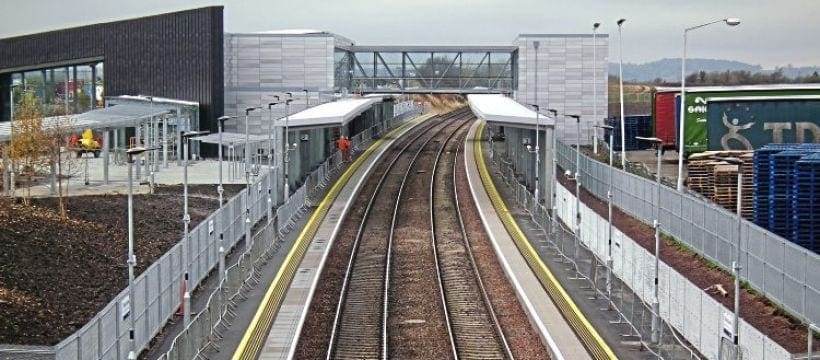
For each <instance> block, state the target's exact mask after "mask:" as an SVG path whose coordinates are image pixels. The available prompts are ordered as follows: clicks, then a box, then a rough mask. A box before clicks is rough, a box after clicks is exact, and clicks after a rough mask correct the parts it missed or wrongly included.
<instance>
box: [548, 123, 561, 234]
mask: <svg viewBox="0 0 820 360" xmlns="http://www.w3.org/2000/svg"><path fill="white" fill-rule="evenodd" d="M547 111H549V112H550V113H551V114H552V118H553V120H555V119H557V118H558V110H555V109H547ZM555 124H557V121H553V126H552V179H550V180H551V181H552V182H551V186H550V192H551V193H552V194H551V196H552V203H551V205H552V214H551V215H552V216H550V219H552V221H551V224H550V226H551V230H552V231H551V232H554V231H555V229H557V226H558V224H557V223H556V222H557V220H556V216H557V211H558V205H556V204H555V201H556V200H557V199H558V193H557V191H556V189H555V187H556V186H557V182H558V177H557V176H558V175H557V174H556V171H558V152H557V150H558V145H557V144H556V140H557V136H556V134H555Z"/></svg>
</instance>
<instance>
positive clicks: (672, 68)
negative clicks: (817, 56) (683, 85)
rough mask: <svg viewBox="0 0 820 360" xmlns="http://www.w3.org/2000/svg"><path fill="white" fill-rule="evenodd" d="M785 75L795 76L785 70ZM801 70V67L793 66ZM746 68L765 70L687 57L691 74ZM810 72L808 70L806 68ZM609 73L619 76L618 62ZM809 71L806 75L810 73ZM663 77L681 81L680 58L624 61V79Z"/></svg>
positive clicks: (688, 72)
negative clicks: (637, 62) (633, 62)
mask: <svg viewBox="0 0 820 360" xmlns="http://www.w3.org/2000/svg"><path fill="white" fill-rule="evenodd" d="M785 69H786V68H784V73H783V75H786V76H788V77H793V76H790V75H788V74H787V73H786V72H785ZM792 69H794V70H795V71H799V70H797V69H799V68H792ZM726 70H744V71H749V72H753V73H754V72H764V70H763V68H762V67H761V66H760V65H751V64H747V63H744V62H740V61H732V60H716V59H686V72H687V74H691V73H693V72H697V71H706V72H712V71H726ZM806 71H807V72H808V70H806ZM609 74H610V75H615V76H618V63H609ZM809 74H811V72H808V73H807V74H804V75H809ZM658 78H660V79H663V80H664V81H669V82H678V81H680V58H676V59H661V60H657V61H652V62H648V63H644V64H632V63H624V80H625V81H635V82H648V81H653V80H655V79H658Z"/></svg>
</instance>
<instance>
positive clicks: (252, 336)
mask: <svg viewBox="0 0 820 360" xmlns="http://www.w3.org/2000/svg"><path fill="white" fill-rule="evenodd" d="M530 115H532V116H536V115H535V114H534V113H533V114H527V115H526V116H525V118H526V119H525V120H524V121H526V122H533V120H532V119H530V118H529V117H530ZM427 118H429V117H422V118H418V119H415V120H412V121H409V122H407V123H405V124H403V125H402V126H400V127H398V128H396V129H395V130H393V131H392V132H391V133H389V134H388V135H387V136H385V137H383V138H382V139H379V140H377V141H376V142H374V143H373V145H371V146H370V147H369V148H368V149H367V150H366V151H365V152H364V153H363V154H362V155H361V156H359V157H358V158H357V159H356V161H354V163H353V164H351V166H350V167H349V168H348V169H347V171H345V173H344V174H342V175H341V177H340V178H339V180H338V181H337V182H336V184H335V185H333V187H332V188H331V189H330V190H329V192H328V194H327V195H326V196H325V198H324V199H323V200H322V202H321V203H320V204H319V205H318V207H317V208H316V210H315V211H314V213H313V215H312V216H311V218H310V219H309V220H308V221H307V223H306V224H305V226H304V228H303V229H302V231H301V233H300V234H299V236H298V238H297V239H296V243H295V244H294V245H293V247H292V250H291V252H290V253H289V254H288V255H287V257H286V260H285V261H284V262H283V265H282V267H281V268H280V269H279V270H278V273H277V275H276V276H275V277H274V279H273V282H272V283H271V285H270V286H269V287H268V289H267V293H266V294H265V296H264V298H263V299H262V301H261V304H260V305H259V308H258V309H257V310H256V314H255V315H254V317H253V319H252V321H251V323H250V325H249V326H248V328H247V330H246V331H245V333H244V335H243V336H242V339H241V341H240V342H239V345H238V347H237V348H236V351H235V352H232V357H230V356H228V353H229V352H227V351H226V352H225V355H226V358H232V359H234V360H240V359H257V358H258V359H265V360H267V359H290V358H293V357H294V353H295V352H296V351H297V349H296V348H297V344H298V343H299V336H300V334H301V333H302V328H303V326H304V324H305V321H306V317H307V315H308V311H309V310H310V309H311V302H312V301H314V295H315V293H316V288H317V284H318V283H319V281H320V278H321V275H322V270H323V269H324V266H325V263H326V261H327V260H328V256H329V254H330V252H331V249H332V247H333V245H334V240H335V238H336V235H337V234H338V233H339V232H340V229H341V227H342V222H343V219H344V218H345V216H346V215H347V214H348V213H349V212H350V210H351V208H352V205H353V201H354V199H355V198H356V197H357V195H358V193H359V191H360V189H361V188H362V187H363V184H364V182H365V180H367V178H368V177H369V176H371V173H372V170H373V169H374V168H375V167H376V164H378V163H379V161H380V160H381V159H380V158H381V157H382V154H384V153H385V152H386V151H387V150H388V148H389V147H390V146H391V145H392V144H393V143H394V142H395V141H396V140H397V139H399V138H400V137H402V135H404V134H406V133H408V132H409V131H410V130H412V129H413V128H414V127H416V126H417V125H419V124H420V123H422V122H423V121H425V120H426V119H427ZM484 124H485V122H484V121H480V120H477V121H474V122H473V123H472V124H470V125H471V126H470V130H469V133H468V134H467V136H466V138H465V139H466V140H465V142H464V149H465V150H464V165H465V166H464V169H465V170H466V174H467V179H468V183H469V193H470V194H471V196H472V198H473V200H474V202H475V205H476V208H477V210H478V213H479V215H480V218H481V221H482V223H483V227H484V230H485V231H486V232H487V235H488V237H489V238H490V240H491V243H492V247H493V250H494V252H495V256H496V258H497V259H498V262H499V263H500V264H501V267H502V268H503V274H504V276H505V277H506V278H507V280H508V281H509V283H510V284H511V285H512V287H513V289H514V291H515V295H516V297H517V298H518V300H519V303H520V305H521V307H522V308H523V309H524V312H525V314H526V316H527V318H528V319H529V322H530V325H531V326H532V328H533V329H535V332H536V333H537V334H538V336H539V337H540V341H541V343H542V344H543V346H544V348H545V349H547V351H548V352H549V354H550V356H551V358H552V359H614V358H616V356H615V354H614V353H613V352H612V350H611V349H610V348H609V347H608V345H607V343H606V342H605V341H604V340H603V339H602V338H601V336H600V335H598V333H597V332H596V330H595V329H594V328H593V326H592V325H591V324H590V322H589V321H587V320H586V318H585V317H584V314H583V313H582V312H581V310H579V308H578V307H577V306H576V305H575V303H574V302H573V300H572V298H571V297H570V296H569V295H568V294H567V292H566V291H565V290H564V289H563V288H562V286H561V284H560V282H559V281H558V280H556V279H555V277H554V276H553V274H552V273H551V272H550V270H549V268H547V266H546V265H544V263H543V262H542V261H541V259H540V258H539V257H538V255H537V253H536V252H535V250H534V249H533V248H532V246H533V245H530V242H529V240H528V239H527V236H526V235H525V232H524V231H522V230H521V229H519V228H518V225H517V224H516V220H515V219H514V218H513V217H512V215H511V214H510V210H509V209H507V208H506V207H505V205H504V201H503V199H501V195H500V194H499V191H498V190H496V189H495V187H494V185H493V183H492V181H491V180H490V179H489V175H488V170H487V168H486V164H485V163H484V155H483V153H482V151H481V146H480V141H478V140H476V139H478V138H479V137H480V136H481V132H482V131H483V129H484V127H485V125H484ZM505 125H507V126H511V127H512V125H514V124H512V123H507V124H505ZM531 125H533V124H524V126H527V127H529V126H531Z"/></svg>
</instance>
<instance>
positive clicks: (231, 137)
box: [191, 131, 268, 146]
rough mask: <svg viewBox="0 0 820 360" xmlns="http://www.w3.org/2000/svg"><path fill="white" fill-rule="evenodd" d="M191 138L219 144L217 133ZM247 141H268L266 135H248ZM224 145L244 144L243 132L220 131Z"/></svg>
mask: <svg viewBox="0 0 820 360" xmlns="http://www.w3.org/2000/svg"><path fill="white" fill-rule="evenodd" d="M191 140H197V141H201V142H204V143H208V144H217V145H218V144H219V133H211V134H208V135H202V136H196V137H192V138H191ZM248 141H250V142H252V143H259V142H266V141H268V136H267V135H253V134H249V135H248ZM225 145H235V146H236V145H239V146H244V145H245V134H244V133H235V132H225V131H223V132H222V146H225Z"/></svg>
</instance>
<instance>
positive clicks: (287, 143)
mask: <svg viewBox="0 0 820 360" xmlns="http://www.w3.org/2000/svg"><path fill="white" fill-rule="evenodd" d="M285 94H287V95H288V99H286V100H285V154H284V155H285V169H284V171H285V197H284V201H288V199H290V179H289V176H290V151H291V147H290V130H289V129H288V120H290V103H291V102H293V94H292V93H289V92H288V93H285Z"/></svg>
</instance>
